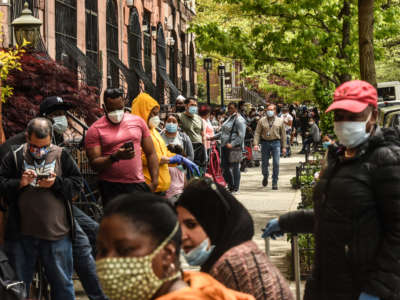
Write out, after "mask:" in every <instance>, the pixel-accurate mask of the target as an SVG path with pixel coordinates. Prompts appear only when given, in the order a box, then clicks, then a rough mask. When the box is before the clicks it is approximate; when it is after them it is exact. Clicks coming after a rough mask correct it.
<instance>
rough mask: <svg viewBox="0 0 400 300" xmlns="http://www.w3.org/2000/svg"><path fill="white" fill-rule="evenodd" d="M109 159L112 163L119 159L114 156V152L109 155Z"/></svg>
mask: <svg viewBox="0 0 400 300" xmlns="http://www.w3.org/2000/svg"><path fill="white" fill-rule="evenodd" d="M110 160H111V162H112V163H115V162H118V161H119V159H118V158H117V157H115V155H114V153H113V154H111V155H110Z"/></svg>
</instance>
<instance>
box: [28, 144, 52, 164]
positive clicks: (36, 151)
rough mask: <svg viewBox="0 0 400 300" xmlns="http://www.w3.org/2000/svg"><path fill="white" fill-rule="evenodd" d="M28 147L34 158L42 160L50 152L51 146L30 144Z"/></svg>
mask: <svg viewBox="0 0 400 300" xmlns="http://www.w3.org/2000/svg"><path fill="white" fill-rule="evenodd" d="M28 149H29V152H30V154H31V155H32V157H33V158H34V159H37V160H42V159H44V158H45V157H46V155H47V154H48V153H49V150H50V146H44V147H38V146H35V145H31V144H29V148H28Z"/></svg>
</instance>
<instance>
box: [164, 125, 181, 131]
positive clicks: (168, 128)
mask: <svg viewBox="0 0 400 300" xmlns="http://www.w3.org/2000/svg"><path fill="white" fill-rule="evenodd" d="M165 130H166V131H167V132H169V133H175V132H177V131H178V124H176V123H167V124H165Z"/></svg>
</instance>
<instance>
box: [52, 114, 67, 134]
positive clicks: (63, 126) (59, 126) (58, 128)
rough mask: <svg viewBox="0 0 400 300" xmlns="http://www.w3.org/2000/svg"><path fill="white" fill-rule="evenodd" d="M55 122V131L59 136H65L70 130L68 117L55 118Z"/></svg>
mask: <svg viewBox="0 0 400 300" xmlns="http://www.w3.org/2000/svg"><path fill="white" fill-rule="evenodd" d="M53 121H54V124H53V129H54V131H55V132H57V133H58V134H63V133H64V132H65V131H66V130H67V129H68V120H67V117H66V116H58V117H54V118H53Z"/></svg>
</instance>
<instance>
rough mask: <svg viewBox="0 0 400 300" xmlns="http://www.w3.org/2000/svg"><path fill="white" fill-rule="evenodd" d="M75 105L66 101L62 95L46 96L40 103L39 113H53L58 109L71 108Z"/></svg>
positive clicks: (42, 114)
mask: <svg viewBox="0 0 400 300" xmlns="http://www.w3.org/2000/svg"><path fill="white" fill-rule="evenodd" d="M73 107H74V105H72V104H71V103H68V102H64V100H63V99H62V98H61V97H58V96H51V97H46V98H44V100H43V101H42V103H40V108H39V113H40V115H41V116H44V115H48V114H51V113H52V112H54V111H56V110H69V109H71V108H73Z"/></svg>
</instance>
